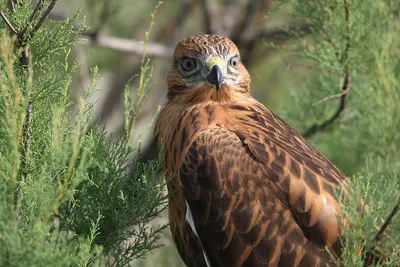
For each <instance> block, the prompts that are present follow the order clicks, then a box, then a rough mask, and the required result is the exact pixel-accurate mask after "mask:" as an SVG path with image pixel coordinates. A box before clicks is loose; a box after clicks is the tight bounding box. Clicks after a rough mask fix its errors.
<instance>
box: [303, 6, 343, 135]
mask: <svg viewBox="0 0 400 267" xmlns="http://www.w3.org/2000/svg"><path fill="white" fill-rule="evenodd" d="M343 1H344V10H345V19H346V25H347V40H346V47H345V49H344V54H343V61H344V81H343V86H342V92H346V93H344V94H342V95H341V96H340V104H339V108H338V109H337V110H336V112H335V113H334V114H333V115H332V117H330V118H329V119H328V120H326V121H325V122H323V123H322V124H314V125H312V126H311V127H310V128H309V129H308V130H306V131H305V133H304V134H303V136H304V137H310V136H312V135H314V134H315V133H317V132H319V131H323V130H325V129H326V128H327V127H328V126H330V125H331V124H332V123H333V122H334V121H335V120H336V119H337V118H338V117H339V116H340V114H341V113H342V111H343V110H344V108H345V106H346V96H347V95H348V94H349V91H350V70H349V62H348V61H349V59H348V56H349V49H350V22H349V17H350V14H349V3H348V0H343Z"/></svg>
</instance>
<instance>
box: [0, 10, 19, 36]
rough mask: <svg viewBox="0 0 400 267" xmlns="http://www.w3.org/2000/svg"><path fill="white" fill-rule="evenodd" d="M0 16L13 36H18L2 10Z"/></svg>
mask: <svg viewBox="0 0 400 267" xmlns="http://www.w3.org/2000/svg"><path fill="white" fill-rule="evenodd" d="M0 16H1V17H2V18H3V20H4V22H5V23H6V24H7V26H8V28H9V29H10V30H11V31H12V32H13V33H15V34H17V35H18V31H17V30H16V29H15V28H14V26H13V25H12V24H11V23H10V21H9V20H8V18H7V16H6V14H4V13H3V11H2V10H0Z"/></svg>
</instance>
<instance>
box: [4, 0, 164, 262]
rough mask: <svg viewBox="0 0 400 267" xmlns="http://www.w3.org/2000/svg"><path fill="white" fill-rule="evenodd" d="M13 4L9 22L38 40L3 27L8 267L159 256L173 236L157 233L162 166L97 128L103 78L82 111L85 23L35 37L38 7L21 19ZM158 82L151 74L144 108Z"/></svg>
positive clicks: (53, 25) (25, 5)
mask: <svg viewBox="0 0 400 267" xmlns="http://www.w3.org/2000/svg"><path fill="white" fill-rule="evenodd" d="M5 2H7V1H3V2H2V4H0V8H1V10H2V11H3V12H4V14H5V15H6V16H7V18H8V20H9V22H10V23H11V24H12V25H13V26H14V28H15V29H16V30H17V31H19V32H21V30H22V29H23V28H24V27H25V26H26V25H28V26H27V30H26V32H27V33H28V34H27V35H25V36H24V38H20V37H19V36H18V37H17V36H16V35H15V34H12V33H10V32H11V31H10V27H9V26H8V25H6V23H5V20H3V19H0V29H1V30H0V266H55V265H56V266H127V265H128V264H129V262H130V261H132V260H134V259H136V258H141V257H144V256H145V255H146V254H147V253H148V252H149V251H150V250H151V249H153V248H155V247H156V246H157V245H156V241H157V240H158V238H159V233H160V231H161V230H162V229H164V227H165V225H159V226H150V225H149V222H150V221H151V220H152V219H154V218H155V217H157V216H158V214H159V212H160V211H162V210H163V209H164V208H165V206H166V202H165V200H166V198H165V195H164V193H163V187H164V182H160V179H159V178H158V170H159V168H160V162H161V159H158V160H155V161H150V162H148V163H143V162H141V160H140V158H139V157H138V151H137V149H136V148H135V147H132V146H131V145H130V144H131V142H130V140H129V138H130V136H129V135H127V137H123V138H120V137H116V136H114V135H113V134H109V133H107V132H106V130H105V129H104V128H102V127H99V126H97V125H95V124H91V125H90V128H89V127H88V125H89V123H92V122H91V118H92V117H91V112H92V108H93V103H91V102H89V100H88V99H89V96H90V95H91V93H92V92H93V90H95V89H96V83H97V79H98V77H97V69H96V68H93V69H92V73H93V80H92V83H91V85H90V86H89V88H86V89H85V92H86V93H85V94H84V96H83V97H82V98H81V99H79V101H78V102H77V103H73V102H72V100H71V97H70V85H71V81H72V77H73V74H74V73H76V72H78V71H79V65H80V63H79V62H77V61H76V62H73V63H72V64H71V63H69V60H68V59H69V58H68V56H69V51H70V48H71V47H72V46H73V45H74V43H75V41H76V40H77V39H78V38H79V37H80V36H81V33H82V31H83V30H85V28H82V29H79V30H76V29H74V27H73V24H74V22H75V21H76V20H77V19H78V15H77V16H76V17H74V18H72V19H67V20H63V21H59V22H54V21H47V22H46V23H44V24H43V25H42V26H41V27H40V28H39V29H38V31H37V32H35V33H34V34H32V35H30V33H33V32H34V31H33V29H34V25H36V24H37V22H38V21H39V19H40V18H41V16H40V15H39V14H40V12H38V13H37V14H36V16H34V17H33V20H32V23H30V24H27V21H29V19H30V16H31V14H32V9H31V3H30V1H18V5H17V6H16V8H17V10H16V11H15V12H13V11H12V10H10V9H8V8H7V3H5ZM44 2H45V4H46V5H48V4H49V3H50V1H44ZM40 11H42V12H43V10H40ZM153 21H154V14H153V15H152V19H151V23H153ZM25 37H26V38H25ZM146 41H147V42H148V34H147V36H146ZM23 51H25V52H27V51H29V61H28V64H26V62H25V65H24V64H22V63H23V62H21V61H20V58H21V52H23ZM146 68H147V69H149V68H150V66H149V65H148V63H147V65H146ZM150 74H151V72H143V74H142V75H143V78H142V79H143V81H144V82H142V83H141V84H140V88H139V89H138V92H140V97H139V98H138V101H139V102H135V103H133V104H135V105H137V106H139V107H140V105H141V102H140V101H142V100H143V99H144V96H145V94H146V93H147V92H148V91H147V89H148V85H147V83H148V82H149V78H150ZM142 75H141V76H142ZM72 105H76V106H77V109H76V110H77V111H76V112H73V111H72V110H74V109H71V107H72ZM139 111H140V110H139V109H137V110H135V112H139ZM127 116H131V114H130V113H129V112H128V113H127ZM135 116H137V114H135ZM127 121H129V119H127ZM129 129H130V131H133V126H131V127H130V128H129Z"/></svg>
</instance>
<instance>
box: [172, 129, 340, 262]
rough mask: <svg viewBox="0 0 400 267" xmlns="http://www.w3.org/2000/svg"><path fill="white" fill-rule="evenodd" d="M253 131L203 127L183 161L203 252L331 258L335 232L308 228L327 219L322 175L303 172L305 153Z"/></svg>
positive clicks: (228, 257) (213, 257)
mask: <svg viewBox="0 0 400 267" xmlns="http://www.w3.org/2000/svg"><path fill="white" fill-rule="evenodd" d="M289 130H290V129H289ZM289 130H288V132H290V131H289ZM256 135H257V134H253V135H250V134H248V135H247V136H246V138H242V137H240V135H238V133H237V132H233V131H231V130H228V129H226V128H224V127H219V126H216V127H212V128H208V129H206V130H205V131H203V132H201V133H200V134H199V135H198V137H197V138H196V140H195V141H194V142H193V143H192V144H191V146H190V148H189V150H188V153H187V155H186V157H185V159H184V162H183V165H182V167H181V169H180V172H179V177H180V181H181V184H182V186H183V191H184V194H185V198H186V201H187V203H188V205H189V207H190V209H191V212H192V216H193V221H194V225H195V227H196V230H197V233H198V236H199V238H200V240H201V243H202V245H203V248H204V250H205V253H206V254H207V257H208V258H209V259H210V261H211V262H213V263H215V264H218V265H217V266H278V265H279V266H292V265H291V264H292V263H298V264H299V266H319V264H321V263H331V260H330V255H329V253H327V252H326V251H325V248H324V246H325V245H329V243H327V242H335V241H336V239H337V238H338V236H337V233H336V232H334V234H332V235H333V237H334V238H333V237H332V236H330V234H329V233H325V232H323V231H322V232H321V231H317V232H316V233H315V232H312V230H315V229H314V228H315V227H314V228H313V227H312V225H317V227H320V228H321V223H327V222H328V223H329V222H331V221H330V218H329V216H325V217H327V218H325V217H323V216H322V215H323V214H322V213H323V211H324V209H323V208H322V209H321V207H323V206H322V202H323V198H324V197H325V196H324V194H321V191H322V190H323V187H322V185H321V184H320V178H319V176H317V173H316V171H313V173H312V174H307V171H310V170H313V169H311V168H312V167H309V168H310V170H308V169H307V168H308V165H305V162H306V160H304V159H303V158H304V157H303V155H299V156H298V157H297V160H296V156H295V157H292V156H291V154H290V152H291V151H290V149H288V146H280V145H277V144H276V143H274V142H271V141H270V140H266V139H263V142H260V141H259V140H258V141H257V142H256V140H255V139H254V138H255V136H256ZM258 136H259V137H261V136H262V135H261V134H258ZM244 140H246V142H243V141H244ZM300 141H301V140H300ZM267 144H268V145H267ZM257 147H258V148H257ZM307 149H308V148H307ZM305 158H306V159H307V157H305ZM293 162H296V163H295V164H293ZM271 163H274V164H271ZM319 163H320V164H321V163H323V160H322V161H321V162H319ZM324 164H325V163H324ZM318 166H319V165H318ZM314 168H315V166H314ZM318 168H319V167H318ZM305 175H308V176H309V177H307V178H304V176H305ZM306 180H307V181H306ZM311 187H312V189H310V188H311ZM325 199H327V201H329V199H328V198H327V197H325ZM334 219H335V220H336V217H335V218H334ZM317 222H318V223H317ZM310 226H311V227H310ZM330 226H332V223H331V224H330ZM305 229H306V231H305ZM307 229H308V230H310V231H309V232H307ZM316 229H317V230H318V229H319V228H316ZM320 230H321V229H320ZM322 230H325V228H324V227H322ZM316 234H317V235H318V236H317V237H314V235H316ZM335 238H336V239H335ZM334 239H335V240H334ZM317 241H320V242H317ZM334 253H335V252H334Z"/></svg>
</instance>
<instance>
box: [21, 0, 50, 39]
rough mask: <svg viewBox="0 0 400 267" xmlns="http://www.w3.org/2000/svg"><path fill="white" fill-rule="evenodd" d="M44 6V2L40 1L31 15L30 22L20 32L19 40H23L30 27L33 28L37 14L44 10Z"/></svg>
mask: <svg viewBox="0 0 400 267" xmlns="http://www.w3.org/2000/svg"><path fill="white" fill-rule="evenodd" d="M43 6H44V0H39V1H38V3H37V5H36V7H35V9H34V10H33V12H32V14H31V16H30V17H29V20H28V22H27V23H26V25H25V27H24V29H23V30H22V31H20V32H19V34H18V37H19V38H22V37H23V36H24V35H25V33H26V31H27V29H28V27H29V26H31V24H32V22H33V20H34V19H35V17H36V14H37V12H38V11H39V10H42V8H43Z"/></svg>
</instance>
